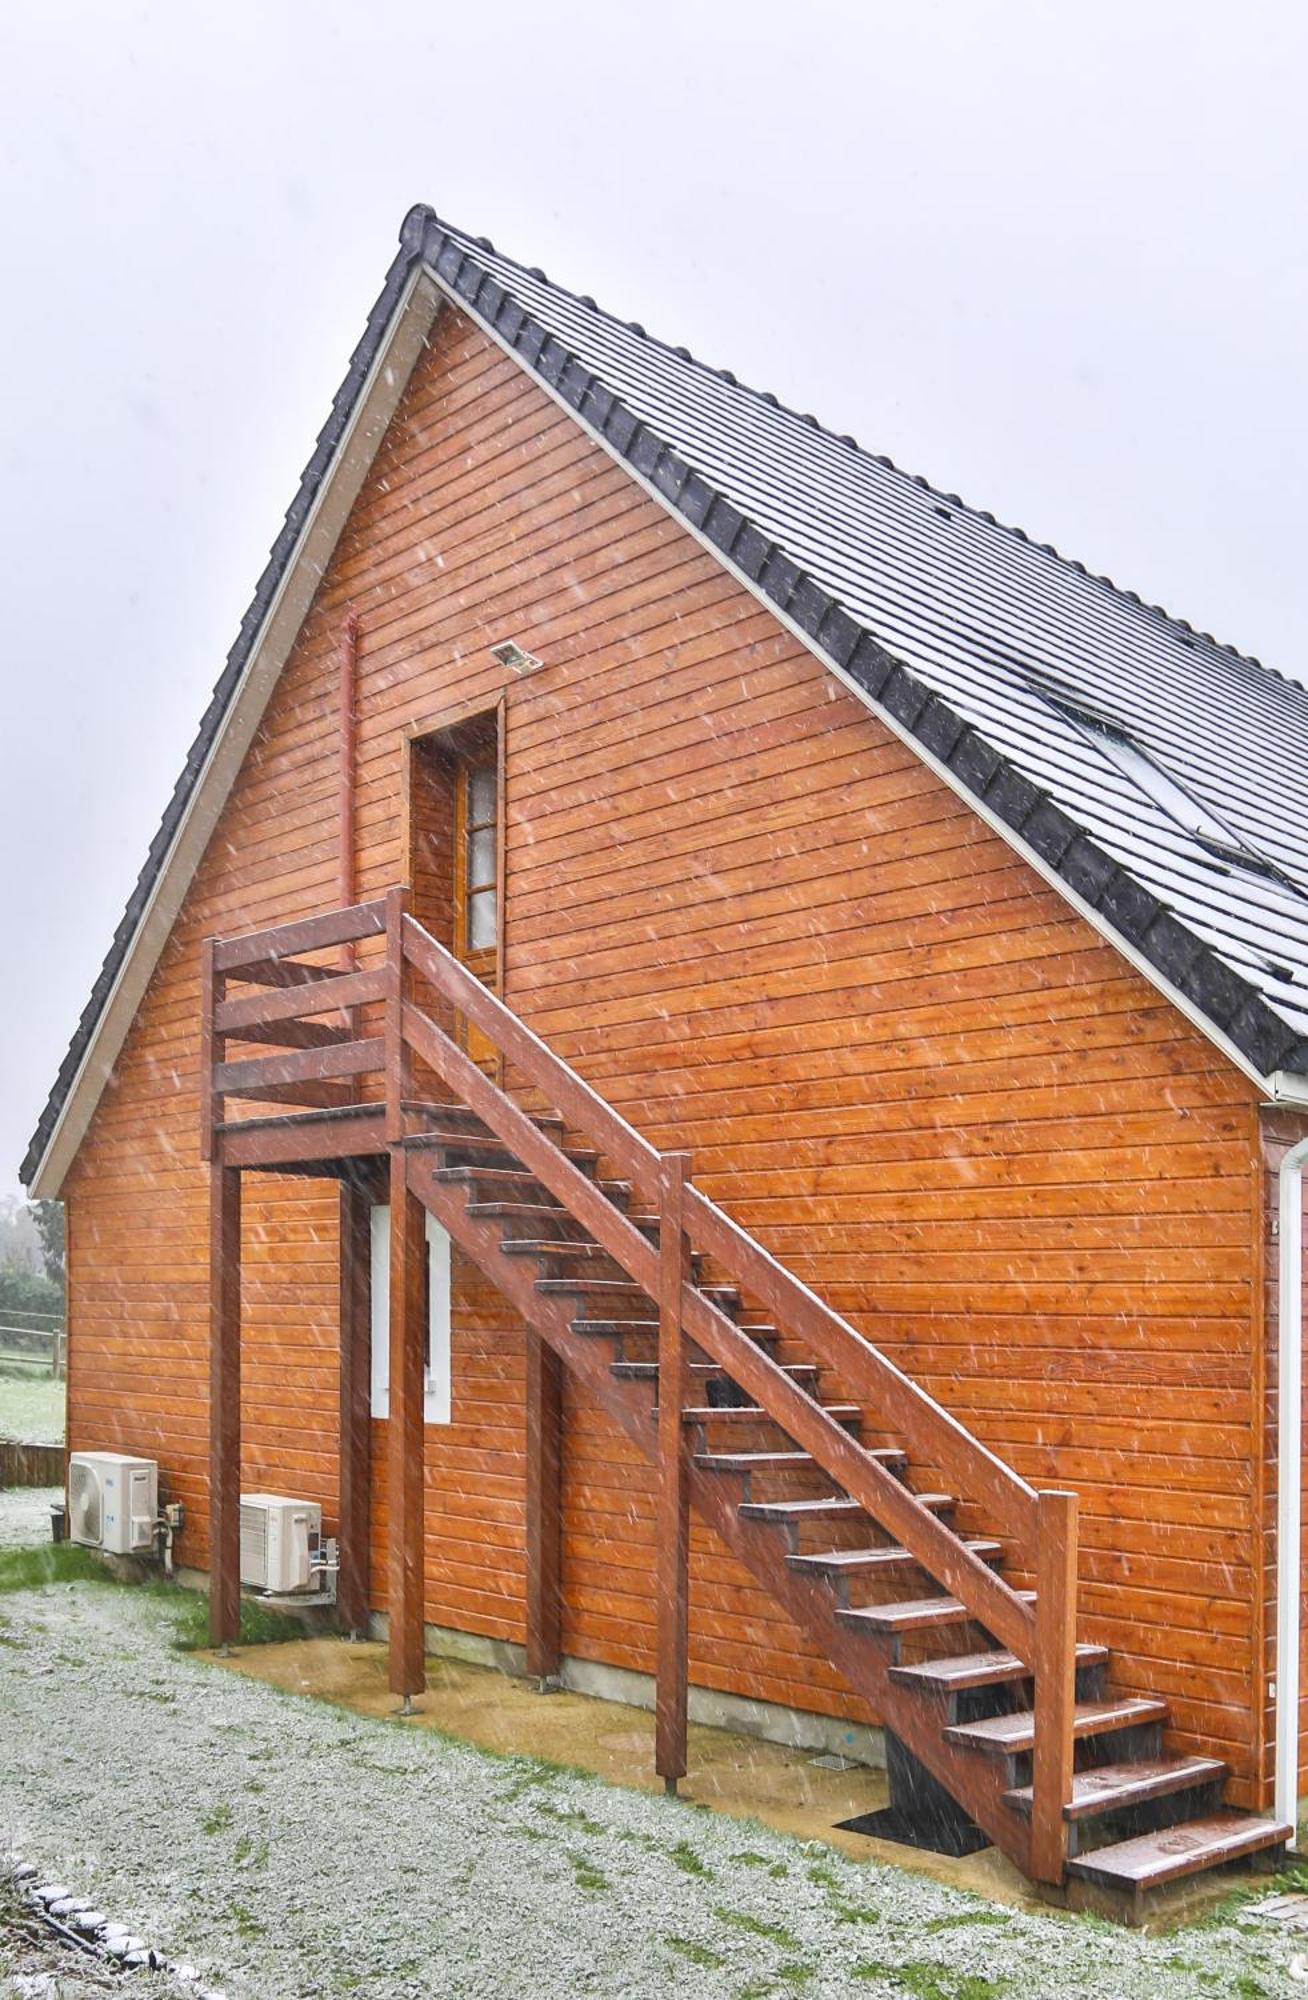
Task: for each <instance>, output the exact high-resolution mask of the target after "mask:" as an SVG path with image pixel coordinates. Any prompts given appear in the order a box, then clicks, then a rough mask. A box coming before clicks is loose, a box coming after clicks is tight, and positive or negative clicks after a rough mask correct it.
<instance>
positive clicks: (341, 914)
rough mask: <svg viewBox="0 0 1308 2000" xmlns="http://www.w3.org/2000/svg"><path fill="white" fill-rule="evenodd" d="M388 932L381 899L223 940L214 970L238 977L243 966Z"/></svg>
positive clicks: (336, 968) (334, 969)
mask: <svg viewBox="0 0 1308 2000" xmlns="http://www.w3.org/2000/svg"><path fill="white" fill-rule="evenodd" d="M385 929H386V902H385V899H384V898H383V897H378V898H377V899H376V900H375V901H373V902H370V903H354V904H352V905H351V906H350V908H349V909H348V910H328V911H327V912H326V913H325V914H324V915H323V916H319V917H302V918H300V919H299V920H298V921H297V922H295V923H291V924H278V925H276V926H275V928H274V929H272V930H263V931H247V932H246V934H245V936H244V937H235V938H223V939H222V940H221V941H220V942H218V943H217V944H215V946H214V967H215V970H216V971H218V972H225V973H227V974H228V975H229V976H230V975H239V974H240V972H241V970H242V968H243V967H248V966H251V965H256V964H258V963H259V962H260V961H262V960H268V961H271V962H273V963H275V962H276V961H277V960H279V959H287V958H295V957H297V956H298V955H299V953H300V952H303V951H327V950H329V949H330V948H331V946H333V945H338V944H353V943H354V942H355V940H356V939H358V938H366V937H380V936H381V934H382V932H383V931H384V930H385ZM319 969H320V970H321V971H323V972H325V973H327V974H328V975H329V976H330V975H331V974H334V973H338V972H339V971H340V967H339V966H332V967H330V968H329V967H321V968H319Z"/></svg>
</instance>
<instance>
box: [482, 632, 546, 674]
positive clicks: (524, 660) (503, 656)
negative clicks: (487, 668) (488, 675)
mask: <svg viewBox="0 0 1308 2000" xmlns="http://www.w3.org/2000/svg"><path fill="white" fill-rule="evenodd" d="M491 658H492V659H493V660H498V661H499V663H500V665H501V666H502V667H511V668H512V670H513V672H514V673H515V674H534V673H535V671H536V669H537V667H538V666H539V665H540V661H539V660H538V659H537V658H536V655H535V654H534V653H529V652H528V651H527V649H526V647H525V646H520V645H519V644H518V642H517V640H516V639H505V640H504V641H503V642H502V643H501V644H500V645H498V646H492V647H491Z"/></svg>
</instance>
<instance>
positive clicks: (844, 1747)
mask: <svg viewBox="0 0 1308 2000" xmlns="http://www.w3.org/2000/svg"><path fill="white" fill-rule="evenodd" d="M386 1631H387V1625H386V1617H385V1614H384V1613H382V1612H374V1614H373V1617H372V1620H371V1622H370V1626H369V1637H370V1638H373V1639H377V1640H380V1641H382V1642H383V1643H384V1641H385V1639H386ZM426 1645H427V1651H428V1652H429V1653H433V1654H435V1655H436V1657H437V1658H438V1659H443V1660H464V1661H466V1662H467V1663H468V1665H469V1666H475V1667H494V1668H495V1669H496V1670H497V1671H498V1672H499V1673H502V1674H512V1675H514V1676H516V1677H518V1678H525V1676H526V1672H527V1655H526V1651H525V1649H524V1648H523V1647H521V1646H516V1645H513V1644H511V1643H510V1641H508V1640H507V1639H487V1638H483V1637H482V1635H481V1634H480V1633H477V1632H459V1631H455V1630H454V1629H453V1628H451V1627H447V1626H444V1625H428V1626H427V1627H426ZM558 1685H559V1686H560V1687H562V1688H566V1689H568V1690H570V1691H571V1692H572V1693H574V1694H586V1695H590V1696H591V1698H592V1699H593V1700H595V1701H614V1702H620V1703H621V1704H622V1706H623V1707H624V1708H643V1709H648V1710H649V1712H650V1713H651V1714H652V1713H653V1710H654V1677H653V1675H652V1674H640V1673H635V1672H633V1671H632V1669H630V1668H629V1667H609V1666H605V1665H604V1664H603V1663H602V1662H601V1661H598V1660H579V1659H574V1658H573V1657H572V1656H571V1655H565V1657H564V1659H563V1661H562V1663H561V1666H560V1670H559V1677H558ZM688 1708H689V1713H690V1720H691V1721H692V1722H695V1723H699V1724H701V1725H702V1726H703V1727H704V1728H706V1729H729V1730H731V1731H732V1732H733V1734H735V1735H737V1736H756V1737H758V1739H759V1740H760V1742H763V1743H781V1744H784V1745H785V1747H786V1748H787V1749H788V1750H807V1751H810V1752H811V1753H812V1754H813V1755H814V1756H822V1755H826V1756H831V1757H844V1758H847V1759H848V1761H849V1762H850V1763H852V1764H864V1765H867V1766H868V1767H869V1769H871V1770H874V1771H884V1770H885V1768H886V1740H885V1737H884V1735H883V1734H882V1732H881V1730H879V1729H868V1728H866V1727H864V1726H863V1725H862V1724H860V1723H852V1722H840V1721H838V1720H837V1719H836V1718H835V1717H834V1716H829V1715H814V1714H812V1713H810V1712H809V1711H808V1710H805V1709H800V1708H783V1707H781V1705H780V1704H779V1703H777V1702H771V1701H750V1700H748V1699H746V1698H745V1697H744V1696H742V1695H736V1694H720V1693H719V1692H718V1691H717V1690H716V1689H715V1688H706V1687H695V1686H692V1687H691V1689H690V1699H689V1703H688Z"/></svg>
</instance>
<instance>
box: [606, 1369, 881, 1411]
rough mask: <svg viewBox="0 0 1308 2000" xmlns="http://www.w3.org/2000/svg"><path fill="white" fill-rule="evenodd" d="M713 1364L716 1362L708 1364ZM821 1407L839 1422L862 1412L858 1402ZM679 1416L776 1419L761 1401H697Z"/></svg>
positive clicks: (826, 1404)
mask: <svg viewBox="0 0 1308 2000" xmlns="http://www.w3.org/2000/svg"><path fill="white" fill-rule="evenodd" d="M639 1365H642V1366H644V1365H649V1364H639ZM652 1365H657V1364H652ZM714 1365H716V1364H712V1363H711V1364H710V1366H714ZM822 1408H823V1409H824V1410H825V1411H826V1414H827V1415H828V1416H829V1417H834V1418H835V1420H836V1422H837V1423H841V1424H848V1423H853V1421H854V1420H855V1418H856V1417H861V1416H862V1414H863V1411H862V1408H861V1406H860V1405H859V1404H858V1403H823V1405H822ZM681 1417H682V1422H683V1423H687V1424H706V1423H709V1422H710V1421H712V1422H716V1421H717V1420H718V1419H719V1418H725V1419H726V1421H727V1422H728V1423H738V1424H762V1423H775V1422H776V1421H777V1419H776V1418H775V1417H774V1416H773V1415H772V1412H771V1410H765V1409H764V1408H763V1405H762V1404H761V1403H698V1404H696V1405H695V1406H694V1407H693V1408H691V1409H684V1410H683V1411H682V1412H681Z"/></svg>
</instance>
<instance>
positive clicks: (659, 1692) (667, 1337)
mask: <svg viewBox="0 0 1308 2000" xmlns="http://www.w3.org/2000/svg"><path fill="white" fill-rule="evenodd" d="M689 1176H690V1155H689V1154H688V1153H668V1154H666V1155H665V1156H664V1159H663V1162H662V1167H661V1170H660V1175H659V1300H658V1305H659V1418H658V1501H657V1507H658V1517H657V1541H656V1555H655V1572H654V1589H655V1596H656V1600H657V1659H658V1665H657V1675H656V1692H655V1743H654V1768H655V1770H656V1771H657V1772H658V1774H659V1776H660V1777H661V1778H662V1780H663V1782H664V1784H665V1785H667V1786H668V1788H669V1789H670V1790H675V1789H676V1784H677V1780H678V1778H684V1777H685V1775H686V1712H687V1700H688V1693H689V1669H688V1657H687V1647H688V1641H689V1633H690V1458H689V1453H688V1451H687V1448H686V1427H685V1424H684V1422H683V1420H682V1414H681V1413H682V1411H683V1409H684V1408H685V1407H686V1405H687V1403H689V1401H690V1378H689V1371H688V1369H687V1367H686V1339H685V1328H684V1325H683V1322H682V1314H681V1299H682V1293H683V1290H684V1289H685V1286H686V1285H687V1283H688V1282H689V1280H690V1275H691V1264H690V1244H689V1242H688V1240H687V1237H686V1227H685V1225H686V1183H687V1180H688V1179H689Z"/></svg>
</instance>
